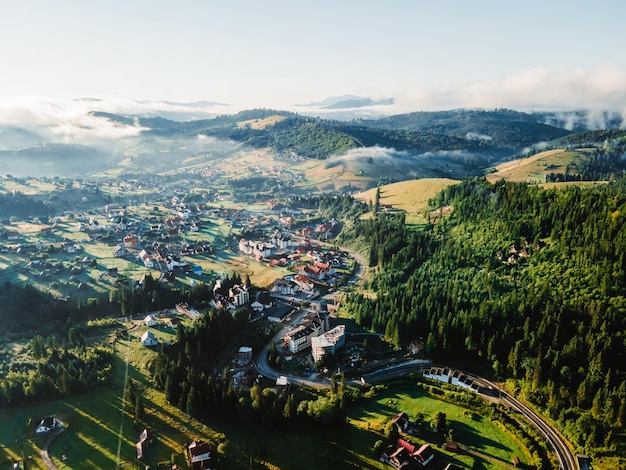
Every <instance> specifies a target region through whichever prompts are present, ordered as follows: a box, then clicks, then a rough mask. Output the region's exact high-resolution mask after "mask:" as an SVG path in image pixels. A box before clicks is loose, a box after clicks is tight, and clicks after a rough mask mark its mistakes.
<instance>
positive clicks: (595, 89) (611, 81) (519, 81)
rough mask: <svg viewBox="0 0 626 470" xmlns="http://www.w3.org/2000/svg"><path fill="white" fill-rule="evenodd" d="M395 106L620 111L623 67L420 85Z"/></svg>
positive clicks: (540, 70)
mask: <svg viewBox="0 0 626 470" xmlns="http://www.w3.org/2000/svg"><path fill="white" fill-rule="evenodd" d="M396 102H397V104H398V110H399V111H401V112H410V111H417V110H443V109H453V108H487V109H490V108H501V107H505V108H513V109H518V110H524V111H531V110H553V111H556V110H573V109H590V110H598V109H606V110H617V111H620V112H622V111H625V112H626V69H625V68H622V67H618V66H615V65H613V64H610V63H601V64H596V65H594V66H592V67H588V68H582V67H581V68H575V69H570V70H563V71H553V70H549V69H547V68H545V67H537V68H532V69H527V70H523V71H521V72H520V73H517V74H514V75H509V76H506V77H504V78H502V79H500V80H494V81H485V82H473V83H470V82H463V81H458V82H452V81H449V82H438V83H432V84H425V85H422V86H419V87H415V88H412V89H410V90H407V91H405V92H402V93H399V94H398V96H397V99H396Z"/></svg>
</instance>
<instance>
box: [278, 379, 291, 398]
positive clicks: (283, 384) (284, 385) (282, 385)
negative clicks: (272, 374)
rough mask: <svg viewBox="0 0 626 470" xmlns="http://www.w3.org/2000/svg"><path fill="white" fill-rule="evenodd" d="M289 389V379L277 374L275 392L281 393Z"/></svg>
mask: <svg viewBox="0 0 626 470" xmlns="http://www.w3.org/2000/svg"><path fill="white" fill-rule="evenodd" d="M288 389H289V379H288V378H287V376H286V375H279V376H278V377H277V378H276V393H278V394H281V393H284V392H285V391H287V390H288Z"/></svg>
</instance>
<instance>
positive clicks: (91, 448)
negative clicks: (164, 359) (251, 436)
mask: <svg viewBox="0 0 626 470" xmlns="http://www.w3.org/2000/svg"><path fill="white" fill-rule="evenodd" d="M137 323H139V322H137ZM128 326H130V324H128ZM145 329H146V328H145V327H144V326H134V328H133V329H132V330H131V332H132V337H133V339H132V340H131V341H125V340H118V341H117V342H116V346H115V350H116V355H115V362H114V371H115V377H114V383H113V384H112V386H110V387H108V388H106V389H101V390H98V391H95V392H92V393H89V394H84V395H79V396H76V397H72V398H69V399H65V400H55V401H51V402H47V403H41V404H37V405H33V406H30V407H24V408H21V407H12V408H2V409H0V464H1V463H2V462H8V461H14V460H15V459H19V460H21V455H22V453H23V454H24V457H25V458H26V459H28V469H34V470H38V469H45V468H46V467H45V466H44V464H43V461H42V460H41V458H40V456H39V452H40V448H41V447H42V446H43V444H44V439H34V436H33V434H32V432H28V431H29V429H31V430H32V425H31V426H30V427H29V424H28V423H29V421H30V420H32V421H35V420H37V419H39V418H41V417H44V416H48V415H51V414H55V415H56V416H57V417H58V419H59V420H61V421H62V422H63V423H66V424H67V425H68V428H67V430H66V431H65V432H63V433H62V434H61V435H60V436H59V437H58V438H57V439H56V440H55V442H54V443H53V444H52V446H51V448H50V455H51V457H52V459H53V461H54V463H55V465H57V466H58V468H59V469H61V470H69V469H86V468H102V469H105V468H106V469H113V468H136V466H135V465H136V461H137V459H136V449H135V444H136V442H137V438H138V436H139V433H140V432H141V430H142V429H143V427H145V426H146V425H147V426H149V427H151V428H152V429H153V430H154V431H155V436H156V441H157V443H156V444H155V445H154V446H153V447H149V448H148V450H147V452H146V458H145V460H144V462H145V464H149V465H151V467H152V468H156V463H157V462H159V461H162V460H166V459H169V458H170V456H171V455H172V454H176V455H177V463H178V464H179V465H182V464H183V462H184V459H183V454H182V451H183V444H184V443H185V442H186V441H190V440H192V439H199V438H201V439H205V440H206V439H211V438H212V439H215V438H216V436H215V432H213V431H211V430H210V429H209V428H208V427H207V426H205V425H203V424H201V423H199V422H197V421H196V420H194V419H191V418H190V417H189V416H187V415H185V414H184V413H182V412H181V411H180V410H178V409H177V408H175V407H173V406H171V405H168V404H167V403H165V400H164V396H163V394H162V393H159V392H156V391H154V390H153V389H152V388H151V387H149V383H148V382H149V371H148V366H149V363H150V361H151V359H152V358H153V357H154V356H155V355H156V352H154V351H152V350H150V349H148V348H144V347H143V346H141V344H140V342H139V341H138V339H137V338H138V337H139V336H140V335H141V334H142V333H143V331H145ZM151 330H152V331H154V332H155V334H156V336H157V337H158V338H159V339H161V340H163V339H169V340H173V338H174V331H173V330H171V329H169V328H166V327H164V326H162V327H160V328H159V329H158V330H157V329H154V328H152V329H151ZM126 359H128V369H127V368H126ZM127 370H128V374H127ZM127 377H128V378H129V379H133V380H135V381H136V382H135V383H136V384H138V387H139V389H140V390H141V391H142V393H141V396H142V400H143V403H144V406H145V418H144V420H143V423H141V424H136V423H135V422H134V419H133V418H132V416H131V415H130V414H129V413H128V411H129V410H128V409H124V406H123V395H124V383H125V382H126V378H127ZM16 440H17V443H16ZM63 454H65V455H67V457H68V459H67V460H65V461H64V460H62V458H61V457H62V455H63ZM29 456H30V457H32V458H31V459H29V458H28V457H29ZM118 464H119V467H118ZM6 468H8V467H6ZM183 468H184V467H183Z"/></svg>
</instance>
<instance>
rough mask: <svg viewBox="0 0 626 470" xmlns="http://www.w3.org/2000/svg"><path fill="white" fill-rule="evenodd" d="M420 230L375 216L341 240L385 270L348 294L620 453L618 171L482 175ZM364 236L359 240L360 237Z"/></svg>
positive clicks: (580, 442)
mask: <svg viewBox="0 0 626 470" xmlns="http://www.w3.org/2000/svg"><path fill="white" fill-rule="evenodd" d="M443 204H450V205H451V206H452V208H453V211H452V214H451V215H450V217H449V218H447V219H443V220H440V221H439V222H438V223H437V224H436V225H434V226H431V227H430V228H429V229H426V230H422V231H413V230H409V229H407V228H406V227H405V226H404V219H403V217H402V216H399V217H398V216H395V217H394V216H390V215H378V217H377V218H375V219H371V220H367V221H361V222H360V223H357V224H356V225H354V226H353V227H352V229H351V230H346V231H345V232H344V234H343V240H342V242H348V243H355V244H357V243H358V244H360V245H361V246H363V241H364V240H366V241H367V242H368V243H369V245H370V247H371V248H370V252H369V261H370V264H371V265H378V266H379V267H380V271H379V274H378V275H376V276H375V277H374V278H373V279H372V280H371V282H370V285H369V288H370V289H371V290H373V291H374V292H375V293H376V295H367V296H366V295H362V294H352V295H350V296H348V298H347V299H346V300H347V301H346V302H345V303H344V305H345V308H346V309H347V310H348V312H350V313H352V314H353V315H354V318H355V319H356V321H357V323H359V324H360V325H363V326H365V327H368V328H371V329H372V330H374V331H377V332H380V333H383V334H385V336H386V337H388V339H389V340H391V341H392V342H394V343H395V344H396V345H397V346H398V347H401V346H403V345H404V344H406V343H407V342H408V341H410V340H412V339H414V338H416V337H420V336H423V337H424V338H425V339H426V344H427V349H428V353H429V354H430V355H431V356H432V358H433V359H434V360H435V361H446V362H455V361H457V362H465V363H466V362H467V361H472V362H473V363H475V364H476V363H483V364H489V365H490V366H491V367H492V368H493V372H494V374H495V376H496V377H497V378H500V379H507V378H514V379H517V380H518V382H517V383H518V384H519V387H520V390H521V392H522V393H523V395H524V396H525V397H526V398H527V399H528V400H530V401H532V402H533V403H535V404H536V405H538V406H539V407H541V408H543V409H544V410H545V411H546V413H548V414H549V415H550V416H551V417H552V418H553V419H555V420H557V421H558V422H559V423H560V427H561V428H562V429H564V430H565V432H566V433H567V435H568V436H569V437H570V439H571V440H572V441H573V442H574V443H575V445H576V446H577V449H578V450H584V451H586V452H590V453H592V454H594V455H600V454H601V453H603V452H607V453H611V454H613V455H626V445H625V443H626V435H625V426H626V367H625V366H624V364H626V315H625V313H626V272H625V267H626V266H625V264H624V263H625V259H624V252H625V250H626V233H625V232H624V230H623V224H624V217H625V216H626V181H624V180H623V179H620V180H619V181H617V182H615V183H614V184H609V185H602V186H600V185H598V186H594V187H588V188H586V189H581V188H579V187H570V188H567V189H563V190H543V189H541V188H539V187H537V186H529V185H524V184H513V183H505V182H502V181H501V182H499V183H497V184H495V185H490V184H488V183H486V182H485V181H484V180H482V179H477V180H472V181H467V182H464V183H462V184H459V185H455V186H451V187H449V188H447V189H446V190H445V191H444V192H443V193H441V194H440V196H439V197H438V198H437V200H436V201H433V208H434V207H439V206H441V205H443ZM359 241H360V242H359Z"/></svg>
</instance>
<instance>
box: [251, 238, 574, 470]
mask: <svg viewBox="0 0 626 470" xmlns="http://www.w3.org/2000/svg"><path fill="white" fill-rule="evenodd" d="M339 249H340V250H343V251H346V252H348V253H350V254H351V255H352V257H353V258H354V259H355V260H356V262H357V264H358V265H359V267H358V270H355V273H354V275H353V277H352V279H351V280H350V282H349V283H348V284H349V285H352V284H354V283H356V282H357V281H358V280H359V279H360V278H361V277H362V276H363V275H364V274H365V260H364V259H363V257H362V256H360V255H359V254H358V253H355V252H354V251H352V250H350V249H349V248H345V247H339ZM287 328H288V327H285V328H283V329H282V330H281V331H280V332H278V334H277V335H276V336H275V337H274V338H272V341H273V342H275V341H277V340H279V339H280V338H282V337H283V335H284V334H285V332H286V331H287ZM270 344H271V342H270V343H267V344H266V345H265V347H264V348H263V349H262V350H261V352H260V353H259V354H258V355H257V357H256V358H255V360H254V366H255V368H256V369H257V371H258V372H259V373H260V374H263V375H264V376H266V377H269V378H272V379H276V378H278V376H279V375H283V374H280V373H278V372H276V371H275V370H274V369H272V368H271V367H270V365H269V364H268V362H267V353H268V350H269V346H270ZM431 366H432V363H430V362H426V361H415V360H414V361H407V362H404V363H400V364H395V365H392V366H387V367H384V368H382V369H380V370H377V371H374V372H370V373H368V374H364V375H363V378H362V380H363V381H365V382H367V383H371V384H374V383H381V382H384V381H386V380H390V379H393V378H396V377H401V376H403V375H405V374H407V373H409V372H414V371H417V370H423V369H424V368H426V367H431ZM468 375H471V376H472V377H473V378H476V379H478V381H480V382H483V383H484V384H487V385H488V386H489V387H491V388H492V389H493V390H494V391H495V392H498V393H499V395H500V398H501V399H502V400H504V401H506V402H508V403H509V404H510V405H511V406H513V407H514V408H516V409H518V410H519V411H520V413H522V414H523V415H524V416H525V417H526V418H527V419H528V420H529V421H530V422H531V424H532V425H533V426H535V427H536V428H537V429H538V430H539V432H540V433H541V434H542V435H543V436H544V437H545V439H546V441H547V442H548V443H549V444H550V446H551V447H552V448H553V449H554V452H555V454H556V456H557V459H558V461H559V467H560V469H561V470H578V465H577V463H576V459H575V457H574V456H573V455H572V453H571V451H570V447H569V446H568V445H567V441H566V440H565V438H564V437H563V436H562V435H561V433H560V432H558V431H557V430H555V429H554V428H553V427H552V425H551V424H550V423H549V422H547V421H546V420H544V419H543V418H542V417H541V416H539V415H538V414H536V413H535V412H534V411H533V410H531V409H530V408H528V407H527V406H526V405H524V404H523V403H522V402H520V401H519V400H517V399H516V398H515V397H512V396H511V395H509V394H508V393H507V392H506V390H502V389H501V388H500V387H498V386H497V385H496V384H494V383H493V382H491V381H489V380H487V379H485V378H483V377H480V376H477V375H475V374H468ZM287 377H288V379H289V381H290V382H291V383H294V384H298V385H303V386H308V387H313V388H325V387H327V386H329V385H330V382H329V381H328V379H326V378H322V379H321V380H313V379H303V378H302V377H299V376H295V375H288V376H287Z"/></svg>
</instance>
